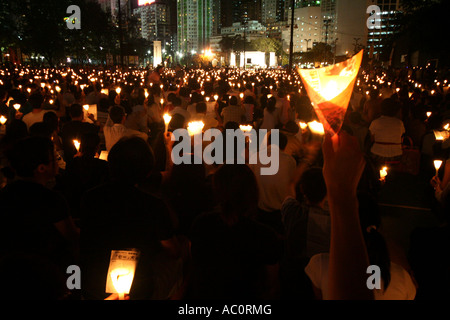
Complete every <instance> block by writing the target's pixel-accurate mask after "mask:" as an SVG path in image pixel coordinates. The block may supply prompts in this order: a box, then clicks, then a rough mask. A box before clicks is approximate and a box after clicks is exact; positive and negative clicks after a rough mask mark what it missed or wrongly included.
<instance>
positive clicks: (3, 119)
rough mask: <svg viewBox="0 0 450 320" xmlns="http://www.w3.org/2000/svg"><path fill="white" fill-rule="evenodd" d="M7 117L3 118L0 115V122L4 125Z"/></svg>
mask: <svg viewBox="0 0 450 320" xmlns="http://www.w3.org/2000/svg"><path fill="white" fill-rule="evenodd" d="M7 120H8V119H6V118H5V116H1V117H0V124H2V125H4V124H5V123H6V121H7Z"/></svg>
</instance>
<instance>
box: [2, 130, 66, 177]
mask: <svg viewBox="0 0 450 320" xmlns="http://www.w3.org/2000/svg"><path fill="white" fill-rule="evenodd" d="M7 158H8V160H9V162H10V164H11V168H12V169H13V170H14V173H15V174H16V175H17V176H18V177H20V178H28V179H33V180H35V181H37V182H41V183H45V182H47V181H50V180H51V179H53V178H54V177H55V176H56V174H57V173H58V164H57V161H56V155H55V149H54V145H53V142H52V141H51V139H50V138H47V137H42V136H32V137H26V138H24V139H21V140H19V141H17V142H16V143H15V144H14V145H13V147H12V149H11V150H9V152H8V154H7Z"/></svg>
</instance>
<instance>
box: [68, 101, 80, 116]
mask: <svg viewBox="0 0 450 320" xmlns="http://www.w3.org/2000/svg"><path fill="white" fill-rule="evenodd" d="M82 115H83V107H82V106H81V104H78V103H74V104H72V105H71V106H70V116H71V117H72V118H79V117H81V116H82Z"/></svg>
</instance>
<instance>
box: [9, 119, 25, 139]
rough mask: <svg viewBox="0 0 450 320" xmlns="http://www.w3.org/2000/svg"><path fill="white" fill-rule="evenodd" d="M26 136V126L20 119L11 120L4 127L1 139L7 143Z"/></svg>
mask: <svg viewBox="0 0 450 320" xmlns="http://www.w3.org/2000/svg"><path fill="white" fill-rule="evenodd" d="M27 136H28V128H27V124H26V123H25V122H23V121H22V120H20V119H13V120H12V121H11V122H10V123H8V124H7V125H6V132H5V135H4V137H3V139H6V140H8V141H13V140H19V139H22V138H25V137H27Z"/></svg>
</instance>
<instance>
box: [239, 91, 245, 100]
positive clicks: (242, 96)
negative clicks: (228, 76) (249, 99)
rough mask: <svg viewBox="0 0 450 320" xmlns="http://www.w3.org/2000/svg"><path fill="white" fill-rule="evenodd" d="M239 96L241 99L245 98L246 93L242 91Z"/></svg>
mask: <svg viewBox="0 0 450 320" xmlns="http://www.w3.org/2000/svg"><path fill="white" fill-rule="evenodd" d="M239 97H240V98H241V100H242V99H244V94H243V93H242V92H241V93H240V94H239Z"/></svg>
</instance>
